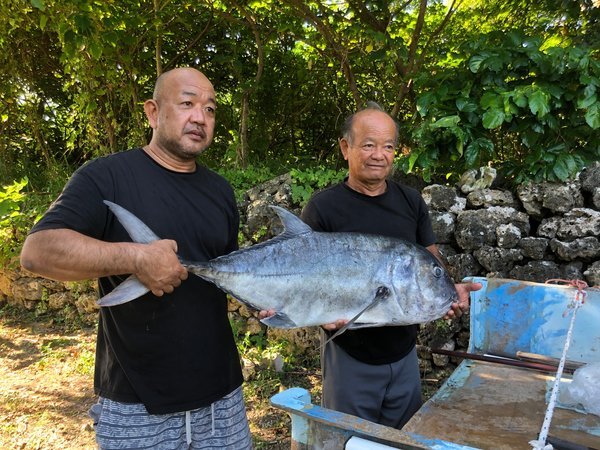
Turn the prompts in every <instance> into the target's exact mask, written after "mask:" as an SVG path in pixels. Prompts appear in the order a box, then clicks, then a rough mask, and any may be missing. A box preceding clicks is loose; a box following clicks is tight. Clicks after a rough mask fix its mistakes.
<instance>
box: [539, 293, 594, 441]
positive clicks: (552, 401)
mask: <svg viewBox="0 0 600 450" xmlns="http://www.w3.org/2000/svg"><path fill="white" fill-rule="evenodd" d="M579 294H583V295H582V298H581V301H580V295H579ZM584 298H585V291H583V290H581V289H579V290H578V291H577V294H576V296H575V300H574V302H573V317H571V324H570V325H569V331H568V332H567V340H566V342H565V346H564V348H563V353H562V357H561V358H560V363H559V364H558V370H557V372H556V378H555V379H554V385H553V386H552V393H551V394H550V401H549V402H548V408H547V409H546V415H545V417H544V423H543V424H542V429H541V430H540V434H539V436H538V438H537V440H532V441H529V444H530V445H531V447H532V448H533V449H534V450H552V449H553V448H554V447H552V445H551V444H546V439H547V438H548V431H549V430H550V422H551V421H552V415H553V414H554V407H555V406H556V398H557V397H558V391H559V386H560V380H561V378H562V373H563V370H564V367H565V361H566V360H567V352H568V351H569V346H570V345H571V337H572V335H573V325H574V324H575V316H576V315H577V310H578V309H579V307H580V306H581V305H583V302H584V300H583V299H584ZM566 314H567V312H566V311H565V315H566Z"/></svg>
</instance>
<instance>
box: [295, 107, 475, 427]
mask: <svg viewBox="0 0 600 450" xmlns="http://www.w3.org/2000/svg"><path fill="white" fill-rule="evenodd" d="M341 135H342V136H341V138H340V141H339V144H340V148H341V151H342V154H343V156H344V159H345V160H347V161H348V169H349V174H348V178H347V179H346V180H345V181H344V182H343V183H341V184H339V185H336V186H334V187H332V188H329V189H326V190H324V191H321V192H319V193H317V194H315V195H314V196H313V197H312V198H311V200H310V201H309V202H308V204H307V205H306V207H305V208H304V210H303V212H302V219H303V220H304V221H305V222H306V223H307V224H309V225H310V226H311V227H312V228H313V229H315V230H317V231H326V232H362V233H372V234H380V235H385V236H391V237H397V238H401V239H404V240H407V241H410V242H415V243H417V244H420V245H422V246H424V247H426V248H427V249H428V250H429V251H430V252H431V253H432V254H434V255H435V256H438V257H439V253H438V250H437V247H436V245H435V236H434V233H433V230H432V227H431V221H430V219H429V214H428V211H427V206H426V205H425V202H424V201H423V199H422V197H421V195H420V194H419V192H417V191H415V190H413V189H411V188H408V187H406V186H402V185H400V184H398V183H395V182H393V181H391V180H388V179H387V177H388V175H389V174H390V172H391V170H392V164H393V161H394V153H395V151H396V147H397V143H398V128H397V124H396V122H395V121H394V120H393V119H392V117H390V116H389V115H388V114H387V113H385V112H384V111H383V110H382V109H381V108H380V107H379V106H378V105H377V104H376V103H368V104H367V107H366V108H365V109H363V110H361V111H358V112H357V113H355V114H353V115H352V116H350V117H349V118H348V119H346V121H345V123H344V125H343V127H342V132H341ZM480 288H481V285H477V284H468V285H464V284H461V285H457V290H458V292H459V303H456V304H454V305H452V310H451V311H449V312H448V317H455V316H460V315H461V314H462V311H463V310H466V309H467V308H468V307H469V291H470V290H477V289H480ZM342 325H343V322H342V321H338V322H337V323H335V324H330V325H327V326H325V327H324V328H325V329H326V330H327V333H326V334H327V336H331V334H332V333H331V332H332V331H333V330H335V329H337V328H339V327H341V326H342ZM416 337H417V326H416V325H411V326H394V327H380V328H364V329H358V330H349V331H346V332H345V333H343V334H341V335H339V336H337V337H336V338H334V339H333V340H331V341H330V342H329V343H327V345H325V346H324V348H323V353H322V355H321V365H322V374H323V397H322V398H323V400H322V403H323V406H325V407H327V408H331V409H335V410H338V411H342V412H345V413H348V414H353V415H355V416H358V417H361V418H363V419H367V420H370V421H373V422H376V423H380V424H383V425H387V426H391V427H395V428H398V429H399V428H401V427H402V426H404V424H405V423H406V422H407V421H408V420H409V419H410V418H411V416H412V415H413V414H414V413H415V412H416V411H417V410H418V409H419V407H420V406H421V386H420V376H419V366H418V360H417V354H416V350H415V343H416Z"/></svg>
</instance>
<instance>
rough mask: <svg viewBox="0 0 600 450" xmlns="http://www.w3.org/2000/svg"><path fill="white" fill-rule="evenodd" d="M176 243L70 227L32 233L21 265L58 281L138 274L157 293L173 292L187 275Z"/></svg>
mask: <svg viewBox="0 0 600 450" xmlns="http://www.w3.org/2000/svg"><path fill="white" fill-rule="evenodd" d="M176 251H177V244H176V243H175V241H171V240H159V241H155V242H153V243H151V244H136V243H132V242H118V243H112V242H104V241H100V240H97V239H94V238H91V237H88V236H85V235H83V234H81V233H78V232H76V231H73V230H69V229H55V230H42V231H38V232H36V233H32V234H30V235H29V236H28V237H27V239H26V240H25V243H24V244H23V250H22V251H21V265H22V266H23V267H24V268H25V269H27V270H29V271H31V272H33V273H36V274H39V275H41V276H43V277H46V278H51V279H54V280H59V281H77V280H86V279H91V278H97V277H103V276H108V275H121V274H129V273H132V274H135V275H136V276H137V277H138V279H139V280H140V281H141V282H142V283H143V284H145V285H146V286H147V287H149V288H150V289H151V290H152V292H153V293H154V294H155V295H162V294H164V293H169V292H173V289H174V288H175V287H176V286H179V284H181V281H182V280H184V279H186V278H187V271H186V270H185V268H184V267H183V266H182V265H181V263H180V262H179V259H178V258H177V254H176Z"/></svg>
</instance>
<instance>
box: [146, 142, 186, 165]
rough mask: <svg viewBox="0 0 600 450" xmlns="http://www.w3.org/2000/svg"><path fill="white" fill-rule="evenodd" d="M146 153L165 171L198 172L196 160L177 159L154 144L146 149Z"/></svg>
mask: <svg viewBox="0 0 600 450" xmlns="http://www.w3.org/2000/svg"><path fill="white" fill-rule="evenodd" d="M144 151H145V152H146V154H147V155H148V156H150V158H152V159H153V160H154V161H156V163H157V164H159V165H161V166H162V167H164V168H165V169H169V170H172V171H173V172H185V173H189V172H194V171H195V170H196V160H195V159H189V160H181V159H178V158H175V157H174V156H173V155H171V154H170V153H168V152H166V151H164V150H162V149H161V148H159V147H157V146H156V145H153V144H152V142H151V143H150V144H148V145H146V146H145V147H144Z"/></svg>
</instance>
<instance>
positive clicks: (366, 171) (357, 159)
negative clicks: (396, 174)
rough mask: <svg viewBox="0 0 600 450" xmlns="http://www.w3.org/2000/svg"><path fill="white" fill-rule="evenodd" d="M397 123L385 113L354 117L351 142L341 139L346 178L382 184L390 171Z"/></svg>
mask: <svg viewBox="0 0 600 450" xmlns="http://www.w3.org/2000/svg"><path fill="white" fill-rule="evenodd" d="M396 133H397V130H396V124H395V123H394V121H393V120H392V118H390V117H389V116H388V115H387V114H385V113H383V112H381V111H377V110H365V111H361V112H359V113H357V114H356V115H355V116H354V121H353V124H352V136H351V139H350V140H346V139H344V138H342V139H340V147H341V150H342V154H343V155H344V159H345V160H347V161H348V169H349V178H350V180H352V181H357V182H359V183H361V184H372V183H378V182H381V181H384V180H385V179H386V178H387V176H388V175H389V174H390V171H391V170H392V163H393V161H394V152H395V150H396V141H397V135H396Z"/></svg>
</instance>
